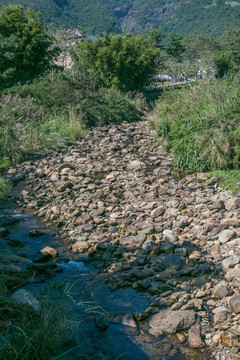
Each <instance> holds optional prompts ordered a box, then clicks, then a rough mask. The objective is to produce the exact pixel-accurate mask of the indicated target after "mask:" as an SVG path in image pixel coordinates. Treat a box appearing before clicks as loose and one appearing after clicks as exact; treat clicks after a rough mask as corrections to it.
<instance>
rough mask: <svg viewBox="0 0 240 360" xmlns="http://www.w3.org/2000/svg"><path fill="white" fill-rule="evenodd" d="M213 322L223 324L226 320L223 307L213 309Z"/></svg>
mask: <svg viewBox="0 0 240 360" xmlns="http://www.w3.org/2000/svg"><path fill="white" fill-rule="evenodd" d="M212 312H213V314H214V322H215V323H216V322H223V321H225V320H226V319H227V314H228V310H227V309H226V308H225V307H224V306H219V307H217V308H216V309H213V311H212Z"/></svg>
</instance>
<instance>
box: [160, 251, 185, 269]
mask: <svg viewBox="0 0 240 360" xmlns="http://www.w3.org/2000/svg"><path fill="white" fill-rule="evenodd" d="M162 266H163V267H164V268H166V269H172V270H180V269H181V267H182V266H183V257H182V256H181V255H178V254H170V255H166V256H165V257H164V259H163V261H162Z"/></svg>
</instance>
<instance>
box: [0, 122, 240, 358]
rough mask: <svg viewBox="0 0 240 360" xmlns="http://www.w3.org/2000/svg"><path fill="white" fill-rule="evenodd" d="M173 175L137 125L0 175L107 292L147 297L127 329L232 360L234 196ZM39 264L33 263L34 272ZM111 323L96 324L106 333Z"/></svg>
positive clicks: (239, 327) (236, 269)
mask: <svg viewBox="0 0 240 360" xmlns="http://www.w3.org/2000/svg"><path fill="white" fill-rule="evenodd" d="M180 175H182V174H179V173H178V172H177V171H176V170H175V169H174V168H173V167H172V164H171V157H170V156H169V155H168V154H167V153H166V152H165V151H164V149H163V148H162V146H161V144H159V143H157V142H156V141H155V140H154V134H153V133H152V132H151V131H150V130H148V129H147V128H146V127H145V124H144V123H141V122H138V123H132V124H127V123H123V124H121V125H109V126H106V127H101V128H95V129H93V130H91V131H90V132H89V134H88V136H87V137H86V138H85V139H84V140H82V141H81V142H78V143H75V144H74V145H73V146H70V147H69V148H66V149H64V150H62V151H59V152H57V153H54V154H53V153H52V154H50V155H49V156H46V157H44V158H42V159H40V160H36V161H28V162H25V163H23V164H21V165H18V166H16V167H14V168H10V169H9V170H8V177H9V179H11V181H13V183H15V184H17V183H19V182H22V181H23V180H24V182H25V184H26V186H25V187H24V189H23V190H22V191H21V193H20V195H19V198H18V203H19V205H20V206H22V207H23V208H26V209H27V210H31V211H32V212H33V213H34V214H35V215H37V216H39V217H41V218H42V219H44V221H46V222H48V223H51V224H53V225H54V226H56V228H58V229H59V232H60V234H61V237H62V238H63V239H64V244H65V245H66V246H67V247H68V248H69V250H70V251H71V252H72V253H74V254H75V256H76V258H77V259H78V260H79V261H83V262H84V261H85V262H86V263H88V262H89V261H92V262H93V263H94V264H95V266H96V267H97V268H98V269H99V270H100V271H101V272H102V273H103V274H104V279H105V282H106V284H107V286H108V288H109V290H111V291H113V292H114V291H119V290H120V289H121V291H123V290H122V289H126V290H125V291H129V289H133V290H136V291H137V292H140V293H145V294H146V296H147V298H148V306H147V307H146V309H145V310H144V311H142V312H139V313H136V312H135V313H134V316H133V317H132V318H131V322H133V323H134V326H144V327H145V328H146V329H148V331H149V336H150V337H151V338H152V337H156V338H157V339H159V338H163V337H164V336H166V335H174V336H175V337H176V338H177V341H178V342H179V343H183V344H184V343H188V344H189V345H190V347H191V348H192V349H198V350H199V354H201V352H203V354H204V352H205V354H206V355H205V357H204V355H202V356H203V357H202V359H205V358H210V356H209V355H207V352H206V349H211V353H212V356H213V358H214V359H216V360H218V359H219V360H220V359H224V360H225V359H226V360H228V359H229V360H230V359H240V351H239V349H240V342H239V337H240V287H239V286H240V255H239V248H240V222H239V221H240V213H239V207H240V197H237V196H236V197H232V196H231V194H230V193H229V192H227V191H225V190H223V189H221V188H220V187H218V183H219V182H220V180H221V179H220V178H211V179H209V178H208V177H207V176H206V174H193V175H186V176H183V175H182V176H180ZM3 225H4V224H3ZM6 231H7V229H6V228H5V227H4V226H2V228H1V230H0V234H1V235H2V236H7V233H6ZM4 232H5V233H4ZM37 235H38V234H36V233H34V232H33V233H32V236H37ZM15 245H17V244H15ZM18 245H19V246H21V244H18ZM47 252H48V251H47ZM44 256H48V255H44ZM35 260H36V259H35ZM44 264H45V265H44ZM46 264H48V263H46V262H45V261H44V259H43V258H40V257H39V259H37V261H35V265H34V266H35V270H36V271H39V269H40V271H41V269H42V267H44V266H47V265H46ZM131 291H132V290H131ZM109 321H111V319H96V324H97V326H98V327H100V328H101V327H102V329H103V330H104V328H107V326H108V323H109ZM128 321H129V320H128ZM196 356H197V355H193V357H192V358H196ZM150 358H151V357H150ZM151 359H153V357H152V358H151Z"/></svg>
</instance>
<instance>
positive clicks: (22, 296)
mask: <svg viewBox="0 0 240 360" xmlns="http://www.w3.org/2000/svg"><path fill="white" fill-rule="evenodd" d="M11 299H12V300H13V301H14V302H15V303H17V304H19V305H26V306H30V307H31V308H32V309H34V310H35V311H39V310H40V303H39V301H38V300H37V299H36V298H35V297H34V296H33V294H31V293H30V292H29V291H27V290H25V289H20V290H18V291H16V292H15V293H14V294H12V295H11Z"/></svg>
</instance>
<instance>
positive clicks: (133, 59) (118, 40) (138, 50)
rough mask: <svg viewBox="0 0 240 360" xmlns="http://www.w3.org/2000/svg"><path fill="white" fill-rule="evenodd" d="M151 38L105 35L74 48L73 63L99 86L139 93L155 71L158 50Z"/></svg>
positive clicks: (157, 62)
mask: <svg viewBox="0 0 240 360" xmlns="http://www.w3.org/2000/svg"><path fill="white" fill-rule="evenodd" d="M156 45H157V44H156V43H155V42H154V41H153V37H152V36H133V35H130V34H122V35H116V36H113V35H105V36H104V38H103V39H98V40H86V41H84V42H83V43H80V44H78V45H77V46H76V49H75V51H74V53H73V55H74V60H75V62H76V63H77V64H79V67H83V68H85V69H86V71H87V72H88V73H89V74H94V76H96V78H97V81H98V83H99V84H101V85H102V86H106V87H115V88H118V89H120V90H123V91H130V90H142V88H143V87H144V85H146V83H147V81H148V80H149V79H150V78H151V76H153V75H154V74H155V73H156V70H157V69H158V68H159V65H160V64H159V61H158V60H159V49H158V48H157V47H156Z"/></svg>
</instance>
